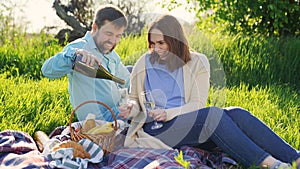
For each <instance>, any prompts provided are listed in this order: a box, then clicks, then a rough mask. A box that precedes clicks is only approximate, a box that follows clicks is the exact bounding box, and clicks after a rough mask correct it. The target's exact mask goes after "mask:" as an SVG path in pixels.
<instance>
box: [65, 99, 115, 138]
mask: <svg viewBox="0 0 300 169" xmlns="http://www.w3.org/2000/svg"><path fill="white" fill-rule="evenodd" d="M88 103H97V104H101V105H102V106H104V107H105V108H107V109H108V110H109V111H110V113H111V115H112V116H113V118H114V122H115V125H114V130H115V131H117V130H118V123H117V118H116V115H115V113H114V112H113V111H112V109H111V108H110V107H109V106H108V105H106V104H105V103H103V102H100V101H96V100H88V101H85V102H83V103H81V104H79V105H78V106H77V107H76V108H75V109H74V110H73V111H72V113H71V117H70V122H69V127H70V134H73V128H72V119H73V117H74V115H75V112H76V111H77V110H78V109H79V108H80V107H81V106H83V105H85V104H88Z"/></svg>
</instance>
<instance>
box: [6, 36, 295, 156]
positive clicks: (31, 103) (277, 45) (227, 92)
mask: <svg viewBox="0 0 300 169" xmlns="http://www.w3.org/2000/svg"><path fill="white" fill-rule="evenodd" d="M198 33H199V32H198ZM192 35H193V36H189V41H190V44H191V46H192V47H193V49H194V50H196V51H198V52H201V53H204V54H206V55H207V56H208V58H209V60H210V63H211V67H212V80H211V83H212V88H211V90H210V95H209V100H208V103H207V105H208V106H213V105H216V106H221V107H227V106H240V107H243V108H245V109H248V110H250V111H251V112H252V113H253V114H254V115H255V116H257V117H258V118H259V119H261V120H262V121H264V122H265V123H266V124H267V125H268V126H270V127H271V128H272V129H273V130H274V131H275V132H276V133H277V134H279V135H280V136H281V137H282V138H284V139H285V140H286V141H287V142H288V143H290V144H291V145H292V146H294V147H295V148H297V149H298V150H299V149H300V140H299V137H300V131H299V128H300V113H299V112H300V105H299V103H300V87H299V85H300V84H299V82H300V78H299V76H300V75H299V70H300V68H299V65H300V63H299V62H300V59H299V57H300V56H299V53H300V52H299V49H298V46H299V42H300V41H299V39H296V38H290V39H274V38H265V39H264V38H261V37H251V38H250V37H244V36H242V35H236V36H229V35H219V34H214V35H202V34H195V33H194V34H192ZM2 39H3V38H2ZM0 43H1V46H0V59H1V63H0V98H1V99H0V121H1V123H0V130H1V131H3V130H5V129H12V130H21V131H25V132H28V133H29V134H31V135H32V134H33V133H34V132H35V131H37V130H42V131H45V132H46V133H50V132H51V131H52V130H53V129H54V128H55V127H57V126H61V125H68V123H69V118H70V113H71V112H72V107H71V106H70V103H69V100H68V97H69V95H68V92H67V78H66V77H64V78H61V79H56V80H49V79H47V78H45V77H43V76H42V74H41V71H40V68H41V66H42V64H43V62H44V60H45V59H47V58H49V57H51V56H52V55H54V54H55V53H56V52H58V51H60V50H61V49H62V47H61V46H59V45H57V43H56V41H55V40H53V39H52V37H49V36H47V35H44V34H41V35H36V36H33V37H31V38H30V39H27V38H26V35H19V36H12V37H9V39H6V40H2V41H1V42H0ZM116 50H117V51H118V52H119V53H120V56H121V58H122V61H123V63H124V64H126V65H128V64H134V63H135V61H136V59H137V58H138V57H140V55H141V54H143V53H144V52H146V51H147V44H146V37H145V36H129V37H127V38H126V39H123V40H122V41H121V43H120V45H119V46H118V47H117V49H116Z"/></svg>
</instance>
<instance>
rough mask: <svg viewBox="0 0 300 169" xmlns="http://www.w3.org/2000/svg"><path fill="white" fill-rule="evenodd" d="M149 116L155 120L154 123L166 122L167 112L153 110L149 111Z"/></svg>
mask: <svg viewBox="0 0 300 169" xmlns="http://www.w3.org/2000/svg"><path fill="white" fill-rule="evenodd" d="M149 115H150V116H151V117H152V118H153V119H154V120H155V121H166V120H167V112H166V111H165V109H160V108H158V109H155V110H151V111H150V112H149Z"/></svg>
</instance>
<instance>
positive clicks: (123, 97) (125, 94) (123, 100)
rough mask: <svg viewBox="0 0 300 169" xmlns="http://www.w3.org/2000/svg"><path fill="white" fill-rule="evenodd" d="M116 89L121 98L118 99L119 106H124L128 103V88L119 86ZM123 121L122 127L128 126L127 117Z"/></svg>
mask: <svg viewBox="0 0 300 169" xmlns="http://www.w3.org/2000/svg"><path fill="white" fill-rule="evenodd" d="M118 90H119V94H120V96H121V99H120V101H119V106H120V107H124V108H126V107H127V106H128V104H129V95H128V89H127V88H120V89H118ZM124 122H125V124H124V127H128V126H129V122H128V119H125V120H124Z"/></svg>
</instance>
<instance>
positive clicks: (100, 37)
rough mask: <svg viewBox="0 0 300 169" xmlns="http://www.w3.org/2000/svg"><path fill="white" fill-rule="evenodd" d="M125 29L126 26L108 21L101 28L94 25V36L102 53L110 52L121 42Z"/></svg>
mask: <svg viewBox="0 0 300 169" xmlns="http://www.w3.org/2000/svg"><path fill="white" fill-rule="evenodd" d="M124 30H125V28H124V27H121V28H120V27H117V26H116V25H113V24H112V23H111V22H109V21H106V22H105V24H104V25H103V26H102V27H101V28H100V29H99V28H98V27H97V26H96V25H94V26H93V30H92V37H93V39H94V41H95V43H96V46H97V47H98V49H99V50H100V51H101V52H102V53H109V52H111V51H112V50H113V49H114V48H115V47H116V45H117V44H118V43H119V41H120V39H121V37H122V34H123V32H124Z"/></svg>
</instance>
